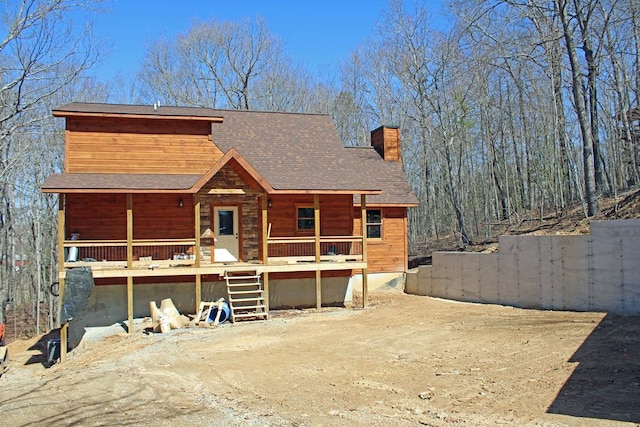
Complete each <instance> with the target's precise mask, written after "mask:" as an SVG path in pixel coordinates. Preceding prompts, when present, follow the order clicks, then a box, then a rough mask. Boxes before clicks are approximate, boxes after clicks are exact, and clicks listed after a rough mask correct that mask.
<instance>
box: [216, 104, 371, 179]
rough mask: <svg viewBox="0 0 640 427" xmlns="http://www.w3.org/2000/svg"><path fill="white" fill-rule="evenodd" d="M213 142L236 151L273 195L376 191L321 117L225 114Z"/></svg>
mask: <svg viewBox="0 0 640 427" xmlns="http://www.w3.org/2000/svg"><path fill="white" fill-rule="evenodd" d="M223 116H224V122H223V123H220V124H217V123H216V124H214V125H213V142H214V143H215V144H216V145H217V146H218V147H219V148H220V149H221V150H222V151H224V152H226V151H228V150H230V149H231V148H235V149H236V150H237V151H238V152H239V153H240V154H241V155H242V157H244V158H245V159H246V160H247V161H248V162H249V163H251V165H252V166H253V167H254V168H255V169H256V170H257V171H258V172H259V173H260V174H261V175H262V177H264V178H265V179H266V180H267V181H268V182H269V183H270V184H271V186H272V187H273V188H275V189H277V190H298V189H303V190H315V191H319V190H380V188H379V186H377V185H375V184H373V183H372V182H371V181H368V180H367V179H364V178H363V176H362V174H361V172H362V171H361V165H358V164H357V162H356V161H355V160H356V159H354V158H353V157H352V156H350V155H348V153H347V150H346V149H345V147H344V146H343V145H342V143H341V142H340V138H339V137H338V133H337V131H336V128H335V126H334V124H333V121H332V120H331V117H330V116H328V115H324V114H290V113H265V112H254V111H224V112H223Z"/></svg>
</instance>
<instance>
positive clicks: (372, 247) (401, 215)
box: [353, 206, 408, 273]
mask: <svg viewBox="0 0 640 427" xmlns="http://www.w3.org/2000/svg"><path fill="white" fill-rule="evenodd" d="M368 208H369V209H381V210H382V239H370V240H368V242H367V257H368V261H369V272H370V273H382V272H395V271H405V270H406V263H407V256H408V253H407V249H406V238H407V237H406V235H407V230H406V220H405V218H406V216H407V208H379V207H375V206H368ZM353 230H354V234H356V235H359V234H360V233H361V231H360V230H361V225H360V208H357V209H354V219H353Z"/></svg>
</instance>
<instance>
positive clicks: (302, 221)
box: [296, 206, 316, 231]
mask: <svg viewBox="0 0 640 427" xmlns="http://www.w3.org/2000/svg"><path fill="white" fill-rule="evenodd" d="M296 215H297V216H296V221H297V223H298V231H313V230H314V229H315V225H316V222H315V214H314V210H313V207H312V206H298V207H297V209H296Z"/></svg>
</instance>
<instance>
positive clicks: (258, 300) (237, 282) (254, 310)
mask: <svg viewBox="0 0 640 427" xmlns="http://www.w3.org/2000/svg"><path fill="white" fill-rule="evenodd" d="M224 278H225V280H226V281H227V296H228V301H229V308H230V310H231V322H232V323H235V322H236V320H241V319H254V320H267V318H268V316H269V314H268V313H267V306H266V304H265V300H264V289H263V288H262V282H260V274H258V272H257V271H255V270H252V271H225V272H224Z"/></svg>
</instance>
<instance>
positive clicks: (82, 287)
mask: <svg viewBox="0 0 640 427" xmlns="http://www.w3.org/2000/svg"><path fill="white" fill-rule="evenodd" d="M93 287H94V281H93V273H92V272H91V269H90V268H88V267H78V268H72V269H69V270H67V275H66V280H65V286H64V300H63V302H62V310H61V319H60V322H61V323H67V322H70V321H71V320H73V319H79V318H81V317H82V315H83V314H84V313H85V311H86V310H87V302H88V301H89V296H90V295H91V292H92V291H93Z"/></svg>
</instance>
